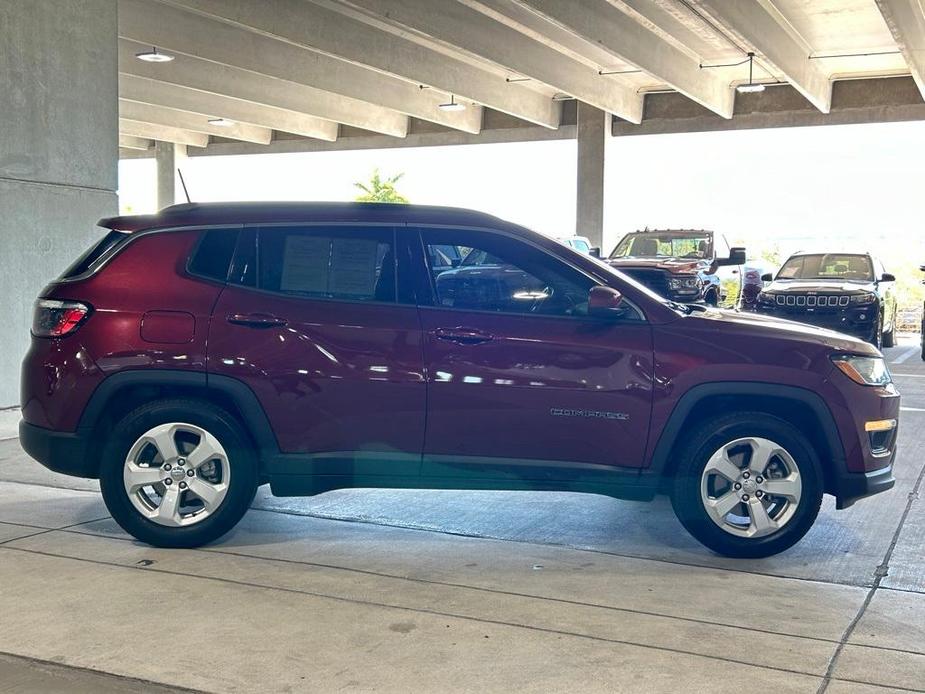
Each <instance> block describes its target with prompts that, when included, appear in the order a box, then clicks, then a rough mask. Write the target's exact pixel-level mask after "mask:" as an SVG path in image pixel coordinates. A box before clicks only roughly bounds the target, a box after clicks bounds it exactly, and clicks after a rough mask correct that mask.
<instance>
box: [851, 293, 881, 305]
mask: <svg viewBox="0 0 925 694" xmlns="http://www.w3.org/2000/svg"><path fill="white" fill-rule="evenodd" d="M876 300H877V295H876V294H858V295H857V296H852V297H851V303H852V304H854V305H855V306H867V305H868V304H872V303H874V302H875V301H876Z"/></svg>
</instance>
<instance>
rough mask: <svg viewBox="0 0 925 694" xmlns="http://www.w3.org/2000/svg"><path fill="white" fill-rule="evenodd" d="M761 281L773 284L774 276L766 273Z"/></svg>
mask: <svg viewBox="0 0 925 694" xmlns="http://www.w3.org/2000/svg"><path fill="white" fill-rule="evenodd" d="M761 281H762V282H773V281H774V275H772V274H771V273H770V272H766V273H764V274H763V275H762V276H761Z"/></svg>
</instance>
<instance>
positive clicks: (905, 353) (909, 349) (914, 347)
mask: <svg viewBox="0 0 925 694" xmlns="http://www.w3.org/2000/svg"><path fill="white" fill-rule="evenodd" d="M918 351H919V346H918V345H912V346H911V347H906V349H905V350H904V351H903V352H902V353H901V354H900V355H899V356H898V357H896V358H895V359H893V360H891V361H890V363H891V364H902V363H903V362H904V361H906V359H908V358H909V357H911V356H912V355H913V354H915V353H916V352H918Z"/></svg>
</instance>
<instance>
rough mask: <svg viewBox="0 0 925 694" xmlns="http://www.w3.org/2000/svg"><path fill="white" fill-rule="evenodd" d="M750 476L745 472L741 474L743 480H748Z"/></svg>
mask: <svg viewBox="0 0 925 694" xmlns="http://www.w3.org/2000/svg"><path fill="white" fill-rule="evenodd" d="M750 476H751V475H749V473H747V472H743V473H742V477H744V478H745V479H748V478H749V477H750Z"/></svg>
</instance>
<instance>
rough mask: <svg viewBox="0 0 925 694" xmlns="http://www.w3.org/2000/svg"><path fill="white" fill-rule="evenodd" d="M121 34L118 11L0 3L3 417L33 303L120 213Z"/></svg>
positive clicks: (99, 0) (102, 3) (80, 1)
mask: <svg viewBox="0 0 925 694" xmlns="http://www.w3.org/2000/svg"><path fill="white" fill-rule="evenodd" d="M117 32H118V27H117V15H116V0H0V297H2V302H3V309H2V314H0V315H2V320H0V407H5V406H10V405H15V404H18V402H19V365H20V362H21V360H22V357H23V355H24V353H25V351H26V349H27V348H28V345H29V326H30V324H31V314H32V302H33V301H34V299H35V298H36V297H37V296H38V294H39V292H40V291H41V289H42V287H43V286H44V285H45V284H46V283H47V282H48V281H49V280H50V279H52V278H54V277H56V276H57V275H58V274H59V273H60V272H61V271H62V270H63V269H64V268H65V267H66V266H67V265H68V264H69V263H70V262H71V261H72V260H73V259H74V258H75V257H76V256H77V255H78V254H79V253H80V252H81V251H82V250H83V249H84V248H86V247H87V246H88V245H89V244H90V243H92V241H93V240H94V239H96V238H99V236H100V235H101V232H100V230H99V229H98V228H96V227H95V223H96V221H97V220H98V219H99V218H100V217H102V216H105V215H109V214H113V213H115V211H116V210H117V208H118V203H117V199H116V184H117V165H118V161H117V159H118V94H117V84H118V79H117V74H118V65H117V57H116V56H117V38H116V37H117Z"/></svg>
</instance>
